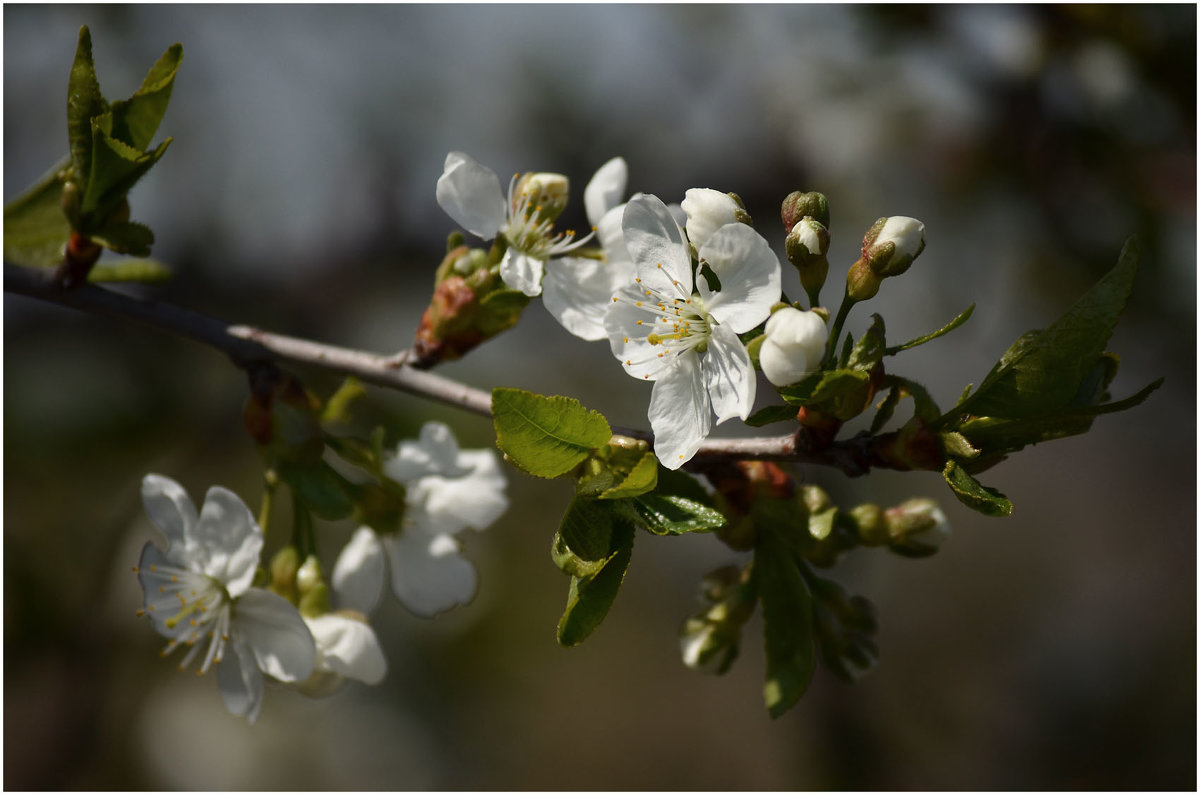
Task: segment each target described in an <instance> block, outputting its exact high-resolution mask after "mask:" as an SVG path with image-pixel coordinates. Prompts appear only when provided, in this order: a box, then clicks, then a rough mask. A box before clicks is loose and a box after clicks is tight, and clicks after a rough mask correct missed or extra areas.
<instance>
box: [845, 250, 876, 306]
mask: <svg viewBox="0 0 1200 795" xmlns="http://www.w3.org/2000/svg"><path fill="white" fill-rule="evenodd" d="M882 283H883V277H882V276H880V275H879V274H877V273H875V271H873V270H871V263H870V262H868V261H867V260H865V259H860V260H858V261H857V262H855V263H854V264H853V265H851V266H850V270H849V271H847V272H846V296H847V297H848V298H849V299H850V300H851V301H866V300H867V299H868V298H874V297H875V294H876V293H878V292H879V285H880V284H882Z"/></svg>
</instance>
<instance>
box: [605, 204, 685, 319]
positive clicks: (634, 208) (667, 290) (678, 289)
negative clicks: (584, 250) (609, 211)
mask: <svg viewBox="0 0 1200 795" xmlns="http://www.w3.org/2000/svg"><path fill="white" fill-rule="evenodd" d="M621 230H622V231H623V232H624V234H625V248H626V249H627V250H628V251H629V256H630V257H631V258H632V259H633V263H634V266H635V269H636V272H637V276H638V277H640V278H641V280H642V287H644V288H647V289H650V290H654V291H656V292H658V293H661V294H662V295H663V296H675V295H677V294H678V295H684V296H688V295H691V293H692V258H691V255H690V254H689V253H688V248H687V244H686V243H685V242H684V240H683V231H682V230H681V229H680V228H679V224H677V223H675V219H674V217H672V215H671V213H670V211H669V210H667V206H666V205H665V204H663V203H662V200H661V199H659V198H658V197H657V196H652V195H650V194H642V195H639V196H635V197H633V198H632V199H630V200H629V203H628V204H626V205H625V214H624V216H622V220H621ZM660 266H661V267H660Z"/></svg>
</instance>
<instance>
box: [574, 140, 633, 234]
mask: <svg viewBox="0 0 1200 795" xmlns="http://www.w3.org/2000/svg"><path fill="white" fill-rule="evenodd" d="M628 182H629V166H628V165H626V163H625V159H624V158H622V157H614V158H613V159H612V160H609V161H608V162H607V163H605V164H604V165H602V166H600V168H598V169H597V170H596V173H595V175H594V176H593V177H592V178H591V180H589V181H588V184H587V187H585V188H584V189H583V207H584V209H585V210H586V211H587V217H588V223H590V224H591V225H592V226H600V219H601V218H603V217H604V215H605V213H607V212H608V211H609V210H611V209H612V208H614V207H616V206H617V205H618V204H620V203H621V197H622V196H624V195H625V185H626V184H627V183H628Z"/></svg>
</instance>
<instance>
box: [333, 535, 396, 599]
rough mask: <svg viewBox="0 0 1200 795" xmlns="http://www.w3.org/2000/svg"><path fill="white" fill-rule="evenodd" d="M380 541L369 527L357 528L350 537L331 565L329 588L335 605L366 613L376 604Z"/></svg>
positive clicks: (379, 582)
mask: <svg viewBox="0 0 1200 795" xmlns="http://www.w3.org/2000/svg"><path fill="white" fill-rule="evenodd" d="M385 565H386V564H385V563H384V553H383V544H382V543H381V542H380V541H379V536H377V535H376V534H375V531H374V530H372V529H371V528H369V527H360V528H358V529H357V530H355V531H354V535H352V536H350V541H349V542H348V543H347V544H346V546H345V547H343V548H342V551H341V554H339V555H338V559H337V563H335V564H334V566H333V577H332V578H331V582H332V583H333V590H334V591H335V592H336V593H337V595H338V604H339V605H340V606H342V607H348V608H350V609H352V610H357V611H358V612H360V613H363V614H367V613H370V612H371V611H372V610H374V609H375V605H377V604H379V595H380V594H381V593H383V581H384V574H385V572H384V567H385Z"/></svg>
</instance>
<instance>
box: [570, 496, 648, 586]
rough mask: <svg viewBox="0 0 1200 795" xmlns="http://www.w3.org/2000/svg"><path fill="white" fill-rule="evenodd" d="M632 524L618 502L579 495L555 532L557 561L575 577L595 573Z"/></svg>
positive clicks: (614, 551)
mask: <svg viewBox="0 0 1200 795" xmlns="http://www.w3.org/2000/svg"><path fill="white" fill-rule="evenodd" d="M628 525H629V523H628V521H627V520H626V518H625V516H624V515H623V512H622V511H621V510H620V509H619V508H618V507H617V505H616V504H614V503H611V502H601V501H599V500H594V499H590V498H588V497H575V498H574V499H572V500H571V504H570V505H569V506H567V512H566V513H565V514H564V515H563V518H562V522H561V523H560V524H559V526H558V532H557V533H555V536H554V544H553V546H552V549H551V554H552V556H553V558H554V563H555V565H556V566H558V567H559V568H560V569H562V570H563V571H565V572H566V573H567V574H570V575H572V576H575V577H592V576H595V575H596V574H597V573H598V572H599V571H600V570H601V569H602V568H604V566H605V565H606V564H607V563H608V561H609V560H611V559H612V556H613V555H614V554H616V551H617V549H618V548H619V547H620V546H621V544H622V543H624V540H625V537H626V536H628V535H630V534H631V532H632V531H631V530H630V528H629V526H628Z"/></svg>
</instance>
